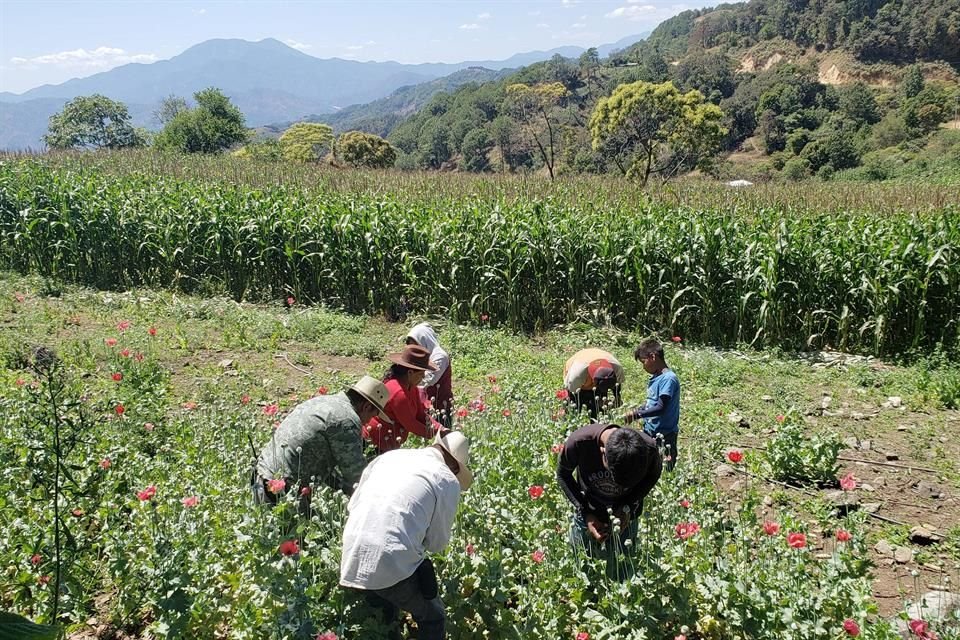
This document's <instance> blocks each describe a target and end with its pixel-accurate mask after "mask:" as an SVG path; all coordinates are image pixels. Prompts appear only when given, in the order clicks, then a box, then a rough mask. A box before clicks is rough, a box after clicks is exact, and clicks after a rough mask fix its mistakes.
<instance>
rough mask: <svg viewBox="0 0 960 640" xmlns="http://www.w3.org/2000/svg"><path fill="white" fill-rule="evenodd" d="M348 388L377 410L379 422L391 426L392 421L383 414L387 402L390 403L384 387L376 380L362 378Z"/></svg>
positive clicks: (366, 377) (367, 377)
mask: <svg viewBox="0 0 960 640" xmlns="http://www.w3.org/2000/svg"><path fill="white" fill-rule="evenodd" d="M350 388H351V389H353V390H354V391H356V392H357V393H359V394H360V395H361V396H363V397H364V398H366V399H367V400H369V401H370V404H372V405H373V406H374V408H375V409H376V410H377V412H378V415H377V417H378V418H380V420H383V421H384V422H388V423H390V424H393V420H391V419H390V418H389V417H387V414H386V413H384V410H385V408H386V406H387V402H389V401H390V392H389V391H387V387H386V385H384V384H383V383H382V382H380V381H379V380H377V379H376V378H371V377H370V376H363V377H362V378H360V379H359V380H357V381H356V383H354V384H353V386H351V387H350Z"/></svg>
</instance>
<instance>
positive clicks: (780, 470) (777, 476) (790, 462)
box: [764, 420, 843, 485]
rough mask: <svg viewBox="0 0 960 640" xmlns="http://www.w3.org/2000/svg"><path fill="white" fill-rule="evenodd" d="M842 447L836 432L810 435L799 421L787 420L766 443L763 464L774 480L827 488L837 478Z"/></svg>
mask: <svg viewBox="0 0 960 640" xmlns="http://www.w3.org/2000/svg"><path fill="white" fill-rule="evenodd" d="M842 448H843V442H842V441H841V440H840V436H838V435H837V434H836V433H832V432H821V433H815V434H812V435H811V434H810V433H809V432H808V431H807V430H806V428H805V427H804V426H803V424H802V423H800V422H799V421H791V420H788V421H787V422H785V423H784V424H782V425H781V426H780V428H779V430H778V431H777V434H776V436H774V437H773V438H772V439H771V440H770V441H769V443H768V444H767V450H766V454H765V459H764V462H765V464H766V467H767V470H768V472H769V473H770V476H771V477H772V478H773V479H774V480H779V481H780V482H787V483H790V484H797V485H826V484H831V483H833V482H835V481H836V479H837V471H838V469H839V467H838V465H837V457H838V456H839V455H840V450H841V449H842Z"/></svg>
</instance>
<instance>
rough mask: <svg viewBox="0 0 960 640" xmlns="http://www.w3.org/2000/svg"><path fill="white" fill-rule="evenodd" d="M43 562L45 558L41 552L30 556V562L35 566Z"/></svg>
mask: <svg viewBox="0 0 960 640" xmlns="http://www.w3.org/2000/svg"><path fill="white" fill-rule="evenodd" d="M41 562H43V558H41V557H40V554H39V553H35V554H33V555H32V556H30V564H32V565H33V566H35V567H36V566H39V564H40V563H41Z"/></svg>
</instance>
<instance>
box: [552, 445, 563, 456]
mask: <svg viewBox="0 0 960 640" xmlns="http://www.w3.org/2000/svg"><path fill="white" fill-rule="evenodd" d="M550 453H556V454H560V453H563V445H562V444H560V443H557V444H554V445H551V446H550Z"/></svg>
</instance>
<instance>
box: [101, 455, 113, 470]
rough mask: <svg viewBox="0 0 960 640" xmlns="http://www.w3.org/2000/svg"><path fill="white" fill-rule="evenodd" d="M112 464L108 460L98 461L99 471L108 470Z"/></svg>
mask: <svg viewBox="0 0 960 640" xmlns="http://www.w3.org/2000/svg"><path fill="white" fill-rule="evenodd" d="M112 464H113V463H112V462H111V461H110V458H104V459H103V460H101V461H100V468H101V469H109V468H110V465H112Z"/></svg>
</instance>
